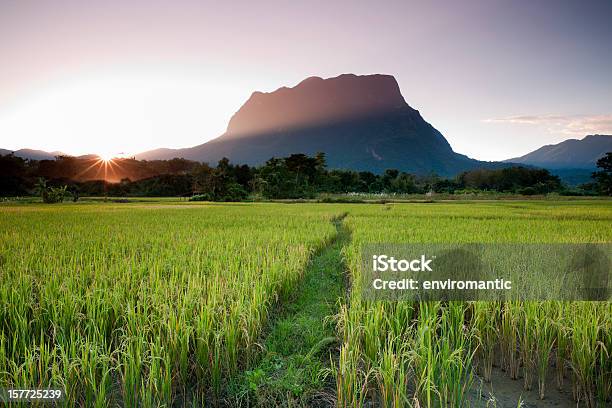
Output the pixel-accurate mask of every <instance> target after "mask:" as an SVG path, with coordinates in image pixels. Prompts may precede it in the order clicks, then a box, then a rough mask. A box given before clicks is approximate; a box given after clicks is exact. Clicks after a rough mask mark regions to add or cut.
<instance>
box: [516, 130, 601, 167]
mask: <svg viewBox="0 0 612 408" xmlns="http://www.w3.org/2000/svg"><path fill="white" fill-rule="evenodd" d="M611 151H612V136H611V135H589V136H586V137H584V138H583V139H581V140H578V139H569V140H565V141H563V142H561V143H558V144H555V145H547V146H542V147H540V148H539V149H537V150H534V151H533V152H531V153H527V154H526V155H524V156H521V157H516V158H513V159H508V160H506V162H513V163H522V164H529V165H533V166H538V167H544V168H547V169H594V168H595V167H596V163H597V159H599V158H600V157H602V156H604V155H605V154H606V152H611Z"/></svg>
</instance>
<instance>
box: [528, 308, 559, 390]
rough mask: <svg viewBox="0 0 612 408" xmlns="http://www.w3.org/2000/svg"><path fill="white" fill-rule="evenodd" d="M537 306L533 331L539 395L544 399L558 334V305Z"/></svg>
mask: <svg viewBox="0 0 612 408" xmlns="http://www.w3.org/2000/svg"><path fill="white" fill-rule="evenodd" d="M534 303H535V302H534ZM535 304H536V305H537V306H536V307H537V308H536V313H535V322H534V325H533V330H534V331H535V342H536V346H535V357H536V373H537V377H538V394H539V397H540V399H544V394H545V390H546V377H547V374H548V370H549V368H550V359H551V354H552V349H553V347H554V345H555V336H556V334H557V333H556V332H555V326H554V324H553V322H554V321H553V319H554V316H555V311H554V308H555V306H556V304H555V303H551V302H538V303H535Z"/></svg>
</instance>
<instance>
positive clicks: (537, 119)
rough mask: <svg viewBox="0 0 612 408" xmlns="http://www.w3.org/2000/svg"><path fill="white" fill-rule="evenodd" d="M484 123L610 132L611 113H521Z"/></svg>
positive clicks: (577, 132) (568, 132)
mask: <svg viewBox="0 0 612 408" xmlns="http://www.w3.org/2000/svg"><path fill="white" fill-rule="evenodd" d="M483 122H485V123H510V124H518V125H532V126H539V127H543V128H545V129H546V130H547V131H548V132H549V133H557V134H558V133H560V134H564V135H568V136H586V135H593V134H607V135H609V134H612V114H609V115H522V116H509V117H505V118H493V119H485V120H484V121H483Z"/></svg>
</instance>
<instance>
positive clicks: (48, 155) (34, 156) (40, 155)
mask: <svg viewBox="0 0 612 408" xmlns="http://www.w3.org/2000/svg"><path fill="white" fill-rule="evenodd" d="M11 153H12V154H13V155H15V156H17V157H21V158H23V159H30V160H53V159H55V156H60V155H62V154H64V153H62V152H45V151H43V150H34V149H19V150H15V151H13V150H7V149H0V154H1V155H6V154H11Z"/></svg>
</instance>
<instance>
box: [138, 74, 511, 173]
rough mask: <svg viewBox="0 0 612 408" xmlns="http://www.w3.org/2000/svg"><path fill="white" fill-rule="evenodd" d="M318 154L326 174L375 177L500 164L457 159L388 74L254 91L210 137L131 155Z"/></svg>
mask: <svg viewBox="0 0 612 408" xmlns="http://www.w3.org/2000/svg"><path fill="white" fill-rule="evenodd" d="M317 152H324V153H325V154H326V157H327V162H328V166H329V167H330V168H343V169H354V170H368V171H373V172H377V173H380V172H382V171H384V170H385V169H390V168H395V169H399V170H403V171H407V172H412V173H417V174H425V173H430V172H436V173H438V174H440V175H454V174H457V173H458V172H460V171H463V170H468V169H472V168H477V167H485V166H486V167H491V166H499V164H493V163H487V162H481V161H477V160H474V159H471V158H468V157H467V156H464V155H462V154H458V153H455V152H454V151H453V149H452V148H451V146H450V145H449V143H448V142H447V140H446V139H445V138H444V136H442V134H441V133H440V132H439V131H438V130H436V129H435V128H434V127H433V126H432V125H430V124H429V123H428V122H426V121H425V120H424V119H423V117H422V116H421V114H420V113H419V111H417V110H415V109H413V108H412V107H410V106H409V105H408V104H407V103H406V101H405V100H404V98H403V96H402V95H401V93H400V89H399V86H398V84H397V81H396V80H395V78H394V77H393V76H390V75H363V76H357V75H353V74H344V75H340V76H338V77H335V78H329V79H322V78H318V77H311V78H307V79H305V80H304V81H302V82H300V83H299V84H298V85H296V86H295V87H293V88H286V87H283V88H280V89H277V90H276V91H274V92H270V93H263V92H254V93H253V94H252V95H251V97H250V98H249V99H248V100H247V101H246V103H245V104H244V105H243V106H242V107H241V108H240V109H239V110H238V112H236V113H235V114H234V116H233V117H232V118H231V120H230V122H229V124H228V127H227V131H226V132H225V133H224V134H222V135H221V136H219V137H218V138H216V139H213V140H211V141H209V142H206V143H204V144H201V145H198V146H195V147H191V148H186V149H157V150H152V151H149V152H144V153H141V154H138V155H136V158H137V159H143V160H154V159H170V158H174V157H183V158H185V159H190V160H197V161H202V162H208V163H216V162H217V161H218V160H220V159H221V158H223V157H227V158H229V159H230V160H231V161H232V162H234V163H246V164H249V165H259V164H262V163H264V162H265V161H266V160H268V159H270V158H271V157H284V156H288V155H290V154H292V153H305V154H309V155H314V154H316V153H317Z"/></svg>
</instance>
